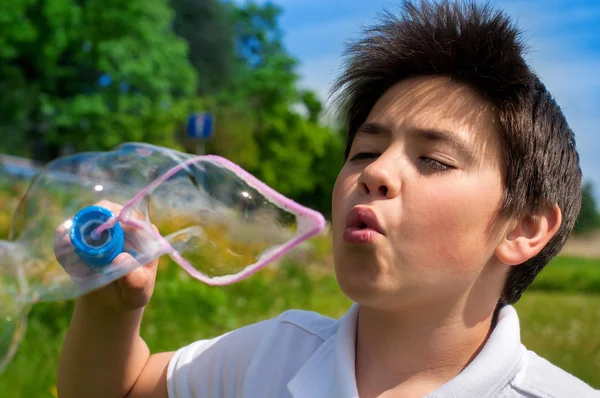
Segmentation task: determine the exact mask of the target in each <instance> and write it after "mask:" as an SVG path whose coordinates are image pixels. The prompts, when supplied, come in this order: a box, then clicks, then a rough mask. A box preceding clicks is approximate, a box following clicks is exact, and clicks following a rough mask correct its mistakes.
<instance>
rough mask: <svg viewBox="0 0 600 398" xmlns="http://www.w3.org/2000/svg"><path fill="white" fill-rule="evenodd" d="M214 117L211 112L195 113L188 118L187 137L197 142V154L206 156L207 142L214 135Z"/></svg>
mask: <svg viewBox="0 0 600 398" xmlns="http://www.w3.org/2000/svg"><path fill="white" fill-rule="evenodd" d="M214 124H215V123H214V117H213V115H212V114H211V113H209V112H202V113H195V114H193V115H190V116H189V117H188V123H187V129H186V130H187V136H188V137H190V138H192V139H194V140H195V141H196V154H197V155H204V152H205V142H206V140H207V139H209V138H212V137H213V135H214Z"/></svg>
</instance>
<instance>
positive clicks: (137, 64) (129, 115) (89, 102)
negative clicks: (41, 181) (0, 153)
mask: <svg viewBox="0 0 600 398" xmlns="http://www.w3.org/2000/svg"><path fill="white" fill-rule="evenodd" d="M2 4H3V5H2V6H0V15H1V17H0V57H1V58H0V65H1V68H2V69H3V71H8V72H9V73H3V74H2V75H1V76H0V89H2V96H4V95H5V90H9V89H11V87H16V91H15V92H14V93H13V94H11V95H13V96H14V97H15V99H16V101H17V102H11V103H12V106H13V107H18V108H19V109H21V112H20V113H17V114H14V113H13V116H12V120H11V119H10V118H8V117H6V115H9V114H11V105H10V104H7V103H9V101H0V106H2V108H0V118H2V120H1V121H0V128H2V129H3V130H2V135H3V136H5V135H8V134H9V133H8V132H10V131H11V130H10V129H11V128H12V129H14V130H15V131H24V134H22V135H23V136H24V137H25V139H26V141H27V142H29V143H31V144H32V147H31V152H32V155H33V156H34V157H35V158H37V159H41V160H49V159H52V158H54V157H56V156H57V155H59V154H60V151H61V149H62V148H65V147H71V148H72V149H74V150H77V151H82V150H95V149H106V148H110V147H112V146H114V145H116V144H118V143H120V142H123V141H146V142H152V143H157V144H163V145H169V146H175V145H176V143H175V141H174V134H173V132H174V130H175V128H176V127H177V126H178V125H179V124H180V123H181V121H182V120H183V119H184V117H185V115H186V114H187V113H188V112H189V110H190V109H191V107H192V105H193V103H194V91H195V87H196V81H195V73H194V69H193V68H192V66H191V65H190V63H189V61H188V58H187V44H186V42H185V41H184V40H182V39H181V38H179V37H177V36H176V35H175V34H174V32H173V31H172V28H171V24H172V22H173V19H174V13H173V11H172V10H171V9H170V8H169V6H168V4H167V0H129V1H123V0H87V1H85V2H82V1H78V0H17V1H11V2H10V5H9V4H8V2H2ZM17 103H18V104H19V105H16V104H17Z"/></svg>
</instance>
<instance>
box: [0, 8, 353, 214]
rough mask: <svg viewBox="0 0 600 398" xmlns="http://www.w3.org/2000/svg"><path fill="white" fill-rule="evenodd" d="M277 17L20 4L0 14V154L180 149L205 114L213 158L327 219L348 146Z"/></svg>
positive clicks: (190, 145)
mask: <svg viewBox="0 0 600 398" xmlns="http://www.w3.org/2000/svg"><path fill="white" fill-rule="evenodd" d="M281 12H282V10H281V9H280V8H279V7H277V6H275V5H273V4H272V3H269V2H267V3H261V4H257V3H253V2H247V3H245V4H243V5H239V4H237V3H234V2H231V1H220V0H128V1H125V0H13V1H11V2H10V4H9V2H1V3H0V94H1V95H0V134H1V135H2V140H0V151H1V152H8V153H13V154H20V155H29V156H32V157H34V158H36V159H37V160H42V161H48V160H51V159H53V158H54V157H56V156H59V155H61V154H62V153H63V152H64V151H65V150H71V151H88V150H106V149H108V148H111V147H113V146H115V145H117V144H119V143H122V142H126V141H144V142H150V143H155V144H158V145H164V146H169V147H176V148H178V149H182V148H185V149H187V150H189V151H194V150H195V145H194V142H193V141H192V140H190V139H186V138H185V136H184V135H183V127H184V126H185V124H186V123H185V122H186V118H187V116H188V115H189V114H191V113H192V112H203V111H210V112H211V113H213V115H214V116H215V120H216V124H215V126H216V131H215V136H214V138H213V139H212V140H210V141H209V142H207V143H206V150H207V151H208V152H211V153H215V154H218V155H221V156H224V157H227V158H229V159H231V160H232V161H234V162H236V163H238V164H240V165H241V166H242V167H244V168H246V169H248V170H249V171H250V172H252V173H253V174H255V175H256V176H257V177H258V178H260V179H262V180H263V181H265V182H266V183H267V184H269V185H271V186H272V187H273V188H275V189H277V190H279V191H280V192H282V193H283V194H285V195H288V196H290V197H292V198H294V199H296V200H298V201H301V202H303V203H304V204H306V205H308V206H312V207H314V208H317V209H319V210H321V211H323V212H325V213H329V209H330V202H331V199H330V196H331V189H332V186H333V182H334V180H335V176H336V174H337V170H338V169H339V167H340V166H341V162H342V160H343V159H342V154H343V140H342V138H341V136H340V135H339V134H338V133H337V132H334V131H333V130H332V129H331V128H329V127H327V126H325V125H323V124H322V123H321V122H320V118H321V113H322V112H323V105H322V103H321V101H320V100H319V98H318V97H317V96H316V94H315V93H314V92H311V91H310V90H306V89H304V88H302V87H300V84H299V76H298V74H297V67H298V62H297V60H296V59H295V58H293V57H292V56H291V55H290V54H289V53H288V52H287V50H286V48H285V46H284V44H283V33H282V30H281V27H280V25H279V17H280V15H281Z"/></svg>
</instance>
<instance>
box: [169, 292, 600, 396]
mask: <svg viewBox="0 0 600 398" xmlns="http://www.w3.org/2000/svg"><path fill="white" fill-rule="evenodd" d="M357 316H358V305H356V304H355V305H353V306H352V307H351V308H350V310H349V311H348V312H347V313H346V315H345V316H344V317H342V318H341V319H340V320H339V321H338V320H335V319H331V318H327V317H324V316H322V315H319V314H316V313H313V312H306V311H287V312H284V313H283V314H281V315H280V316H278V317H277V318H274V319H271V320H268V321H263V322H260V323H256V324H253V325H250V326H247V327H244V328H241V329H238V330H235V331H233V332H230V333H228V334H226V335H223V336H220V337H217V338H215V339H212V340H203V341H197V342H195V343H193V344H191V345H189V346H187V347H184V348H182V349H180V350H179V351H177V352H176V353H175V354H174V356H173V358H172V359H171V362H170V364H169V368H168V373H167V385H168V390H169V398H213V397H214V398H217V397H218V398H234V397H236V398H241V397H244V398H289V397H294V398H356V397H358V393H357V388H356V380H355V377H354V347H355V336H356V324H357ZM427 397H428V398H442V397H444V398H448V397H461V398H462V397H476V398H484V397H502V398H509V397H527V398H599V397H600V391H596V390H594V389H592V388H591V387H590V386H588V385H587V384H585V383H584V382H582V381H581V380H579V379H577V378H575V377H574V376H572V375H570V374H568V373H567V372H565V371H563V370H561V369H560V368H558V367H556V366H554V365H552V364H551V363H549V362H548V361H546V360H545V359H543V358H541V357H539V356H537V355H536V354H535V353H533V352H532V351H528V350H527V349H526V348H525V347H524V346H523V345H522V344H521V341H520V329H519V319H518V316H517V312H516V311H515V309H514V308H513V307H512V306H506V307H504V308H503V309H502V310H501V311H500V314H499V318H498V323H497V325H496V328H495V329H494V331H493V332H492V334H491V336H490V338H489V339H488V341H487V342H486V344H485V346H484V347H483V349H482V350H481V352H480V353H479V354H478V355H477V357H476V358H475V359H474V360H473V361H472V362H471V363H470V364H469V366H467V367H466V368H465V369H464V370H463V371H462V372H461V373H460V374H459V375H458V376H456V377H455V378H454V379H452V380H450V381H448V382H447V383H446V384H444V385H443V386H441V387H440V388H439V389H437V390H436V391H434V392H432V393H430V394H428V395H427Z"/></svg>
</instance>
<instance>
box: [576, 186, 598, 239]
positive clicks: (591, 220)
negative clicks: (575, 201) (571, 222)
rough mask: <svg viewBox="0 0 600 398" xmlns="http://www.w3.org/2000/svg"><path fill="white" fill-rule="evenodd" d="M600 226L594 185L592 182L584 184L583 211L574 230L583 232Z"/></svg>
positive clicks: (582, 195) (582, 192)
mask: <svg viewBox="0 0 600 398" xmlns="http://www.w3.org/2000/svg"><path fill="white" fill-rule="evenodd" d="M599 227H600V214H598V207H597V205H596V200H595V199H594V187H593V185H592V183H591V182H586V183H584V184H583V186H582V189H581V211H580V212H579V217H578V218H577V223H576V224H575V228H574V232H575V233H582V232H586V231H590V230H593V229H597V228H599Z"/></svg>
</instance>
